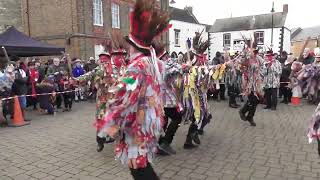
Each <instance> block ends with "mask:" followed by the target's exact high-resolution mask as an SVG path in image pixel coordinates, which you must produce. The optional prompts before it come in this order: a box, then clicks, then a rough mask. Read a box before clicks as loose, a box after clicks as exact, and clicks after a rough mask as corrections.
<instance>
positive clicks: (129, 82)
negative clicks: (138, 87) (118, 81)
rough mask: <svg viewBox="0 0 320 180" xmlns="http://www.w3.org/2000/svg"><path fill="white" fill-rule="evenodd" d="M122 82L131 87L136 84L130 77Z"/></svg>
mask: <svg viewBox="0 0 320 180" xmlns="http://www.w3.org/2000/svg"><path fill="white" fill-rule="evenodd" d="M122 82H124V83H126V84H130V85H132V84H134V83H135V82H136V80H135V79H133V78H132V77H126V78H123V79H122Z"/></svg>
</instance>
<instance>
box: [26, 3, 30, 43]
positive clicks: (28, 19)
mask: <svg viewBox="0 0 320 180" xmlns="http://www.w3.org/2000/svg"><path fill="white" fill-rule="evenodd" d="M26 3H27V22H28V35H29V37H30V36H31V29H30V14H29V0H27V2H26Z"/></svg>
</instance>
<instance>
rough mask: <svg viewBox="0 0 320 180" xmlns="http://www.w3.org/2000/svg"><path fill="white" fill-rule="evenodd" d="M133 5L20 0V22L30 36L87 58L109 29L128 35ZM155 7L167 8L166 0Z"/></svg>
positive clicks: (121, 0)
mask: <svg viewBox="0 0 320 180" xmlns="http://www.w3.org/2000/svg"><path fill="white" fill-rule="evenodd" d="M133 6H134V0H59V1H58V0H22V11H23V13H22V24H23V27H24V32H25V33H26V34H29V35H30V36H31V37H34V38H36V39H39V40H44V41H47V42H48V43H50V44H54V45H58V46H63V47H65V48H66V51H67V53H69V54H70V55H71V57H79V58H81V59H88V58H89V57H91V56H95V57H97V55H98V54H99V53H100V52H101V51H103V49H104V45H105V44H106V43H108V42H110V35H111V33H112V31H121V32H122V34H123V35H126V34H128V32H129V12H130V9H131V8H133ZM159 6H161V7H162V8H163V9H167V8H168V6H169V2H168V0H161V3H159ZM163 39H164V41H166V39H167V38H166V37H164V38H163Z"/></svg>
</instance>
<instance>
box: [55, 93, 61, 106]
mask: <svg viewBox="0 0 320 180" xmlns="http://www.w3.org/2000/svg"><path fill="white" fill-rule="evenodd" d="M55 104H56V106H57V108H61V104H62V96H61V94H57V97H56V103H55Z"/></svg>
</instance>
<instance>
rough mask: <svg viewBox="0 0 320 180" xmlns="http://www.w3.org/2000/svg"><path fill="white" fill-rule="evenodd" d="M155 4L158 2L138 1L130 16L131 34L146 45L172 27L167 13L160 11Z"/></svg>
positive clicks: (152, 0) (151, 0) (150, 0)
mask: <svg viewBox="0 0 320 180" xmlns="http://www.w3.org/2000/svg"><path fill="white" fill-rule="evenodd" d="M155 4H156V0H137V1H136V4H135V8H134V11H133V12H132V13H131V15H130V20H131V21H130V22H131V30H130V34H131V35H132V36H134V37H135V38H137V39H138V40H139V41H142V43H144V44H146V45H151V43H152V40H153V39H154V38H155V37H157V36H159V35H161V34H162V33H163V32H164V31H167V30H168V29H169V28H170V27H171V25H169V20H170V18H169V15H168V14H167V12H164V11H160V10H159V9H157V8H156V5H155Z"/></svg>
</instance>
